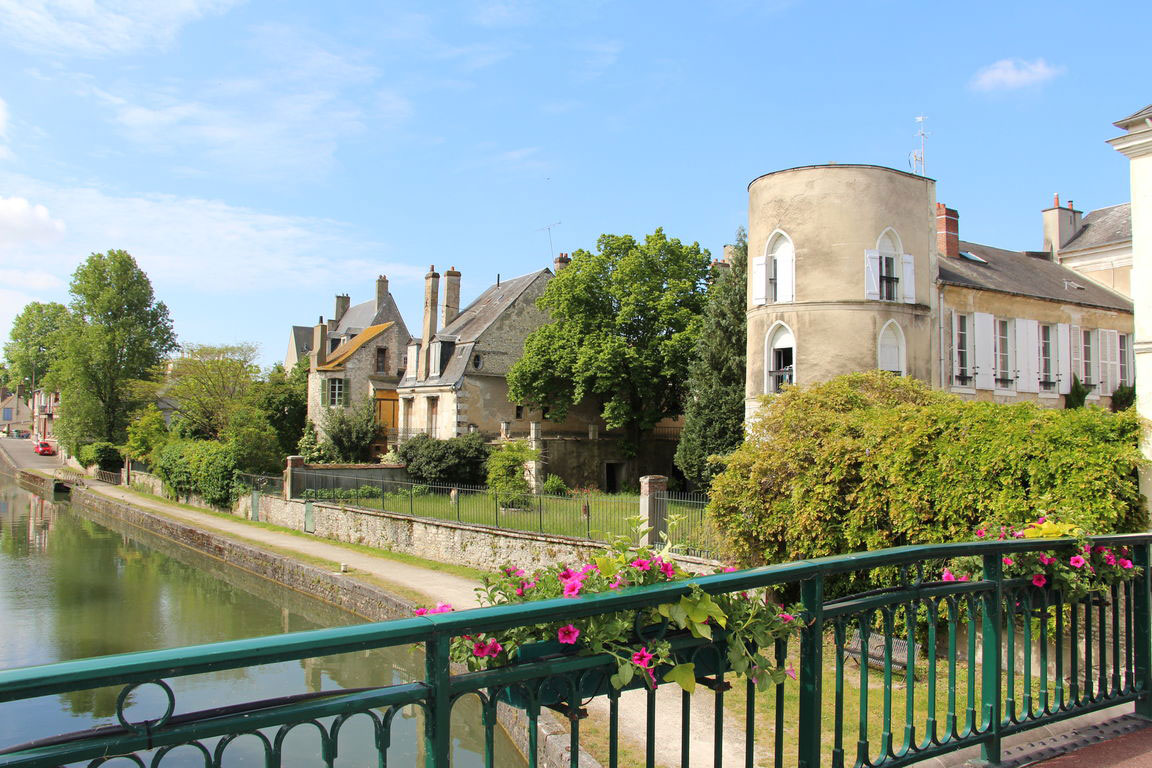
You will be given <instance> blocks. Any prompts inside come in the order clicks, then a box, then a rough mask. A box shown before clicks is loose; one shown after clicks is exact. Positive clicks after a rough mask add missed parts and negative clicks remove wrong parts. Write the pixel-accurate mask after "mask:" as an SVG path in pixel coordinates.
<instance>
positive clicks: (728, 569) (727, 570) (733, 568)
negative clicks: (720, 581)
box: [721, 565, 736, 573]
mask: <svg viewBox="0 0 1152 768" xmlns="http://www.w3.org/2000/svg"><path fill="white" fill-rule="evenodd" d="M735 572H736V566H734V565H726V566H724V570H723V571H721V573H735Z"/></svg>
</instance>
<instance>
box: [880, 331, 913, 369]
mask: <svg viewBox="0 0 1152 768" xmlns="http://www.w3.org/2000/svg"><path fill="white" fill-rule="evenodd" d="M890 328H892V329H895V331H894V335H895V337H896V361H897V363H898V365H899V367H900V370H898V371H896V370H892V369H891V368H884V367H883V365H884V361H883V358H882V350H883V341H884V334H886V333H888V331H889V329H890ZM876 367H877V368H878V369H879V370H882V371H890V372H892V373H895V374H896V375H897V376H907V375H908V352H907V342H906V339H905V337H904V329H903V328H901V327H900V323H898V322H896V321H895V320H889V321H888V322H886V323H884V325H883V326H882V327H881V328H880V333H879V334H878V335H877V336H876Z"/></svg>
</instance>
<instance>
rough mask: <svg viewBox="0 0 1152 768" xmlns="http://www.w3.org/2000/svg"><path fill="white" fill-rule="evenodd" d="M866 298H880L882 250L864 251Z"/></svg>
mask: <svg viewBox="0 0 1152 768" xmlns="http://www.w3.org/2000/svg"><path fill="white" fill-rule="evenodd" d="M864 298H866V299H872V300H878V299H879V298H880V251H864Z"/></svg>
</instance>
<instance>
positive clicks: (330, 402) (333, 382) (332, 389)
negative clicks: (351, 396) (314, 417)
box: [324, 376, 348, 408]
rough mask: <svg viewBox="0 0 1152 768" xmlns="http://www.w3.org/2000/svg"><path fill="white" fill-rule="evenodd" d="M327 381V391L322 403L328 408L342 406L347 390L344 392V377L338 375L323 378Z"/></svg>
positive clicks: (344, 402) (345, 399)
mask: <svg viewBox="0 0 1152 768" xmlns="http://www.w3.org/2000/svg"><path fill="white" fill-rule="evenodd" d="M325 381H326V382H328V383H327V392H325V396H324V404H325V405H326V406H327V407H328V408H336V407H342V406H344V405H345V404H346V403H347V397H348V395H347V392H345V384H346V383H347V380H346V379H342V378H340V377H339V376H332V377H330V378H327V379H325Z"/></svg>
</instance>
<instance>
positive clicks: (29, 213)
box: [0, 197, 64, 248]
mask: <svg viewBox="0 0 1152 768" xmlns="http://www.w3.org/2000/svg"><path fill="white" fill-rule="evenodd" d="M63 232H64V222H62V221H58V220H57V219H54V218H52V215H51V214H50V213H48V209H47V208H45V207H44V206H43V205H40V204H33V203H30V202H28V201H27V200H26V199H24V198H23V197H0V244H2V245H0V247H8V248H19V247H22V246H24V245H26V244H28V243H31V242H35V241H39V240H51V239H53V238H55V237H57V236H59V235H60V234H61V233H63Z"/></svg>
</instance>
